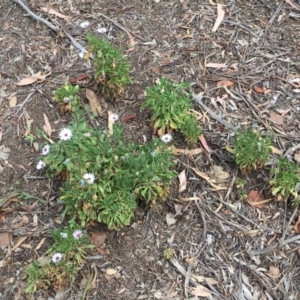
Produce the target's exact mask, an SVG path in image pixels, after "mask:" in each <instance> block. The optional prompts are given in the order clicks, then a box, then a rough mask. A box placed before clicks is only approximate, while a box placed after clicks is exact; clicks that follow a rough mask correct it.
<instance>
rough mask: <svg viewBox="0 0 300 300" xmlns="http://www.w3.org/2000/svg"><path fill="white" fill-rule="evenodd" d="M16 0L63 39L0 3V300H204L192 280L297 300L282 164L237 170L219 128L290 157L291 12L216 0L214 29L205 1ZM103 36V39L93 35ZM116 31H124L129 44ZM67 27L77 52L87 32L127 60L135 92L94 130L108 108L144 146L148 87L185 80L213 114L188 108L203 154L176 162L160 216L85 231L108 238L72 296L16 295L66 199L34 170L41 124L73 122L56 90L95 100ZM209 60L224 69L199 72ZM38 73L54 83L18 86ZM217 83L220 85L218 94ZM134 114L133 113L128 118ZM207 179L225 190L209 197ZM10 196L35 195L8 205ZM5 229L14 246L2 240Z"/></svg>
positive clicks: (298, 247) (298, 108)
mask: <svg viewBox="0 0 300 300" xmlns="http://www.w3.org/2000/svg"><path fill="white" fill-rule="evenodd" d="M24 3H25V4H26V5H27V6H28V8H30V9H31V10H32V11H33V12H34V13H35V14H37V15H39V16H40V17H42V18H44V19H46V20H48V21H49V22H52V23H53V24H55V26H59V28H60V29H61V30H60V32H59V33H57V32H54V31H52V30H51V29H49V28H48V27H47V26H46V25H44V24H42V23H41V22H38V21H36V20H34V19H33V18H32V17H30V16H29V15H28V14H26V12H25V10H24V9H22V8H21V7H20V6H19V5H17V4H15V3H14V1H12V0H0V23H1V31H0V46H1V47H0V76H1V78H0V82H1V84H0V145H1V147H2V149H3V147H4V146H5V147H6V148H9V149H10V152H9V156H8V158H7V159H4V160H3V159H0V199H2V200H1V201H0V234H1V236H0V245H1V249H2V250H1V252H0V278H1V282H0V298H1V299H5V300H12V299H18V300H20V299H52V298H54V299H83V298H84V299H120V300H121V299H124V300H125V299H126V300H127V299H128V300H129V299H139V300H142V299H205V297H201V296H193V295H192V287H193V282H194V283H195V281H196V279H195V277H193V278H192V279H193V280H194V281H193V280H190V279H191V277H190V276H191V274H194V275H196V276H198V277H197V278H198V281H201V280H200V276H202V277H203V278H204V279H203V281H202V282H198V283H197V284H201V285H203V286H205V287H206V288H207V289H208V290H209V292H210V294H211V299H236V300H243V299H245V300H246V299H247V300H250V299H261V300H264V299H277V300H279V299H288V300H297V299H300V265H299V255H300V226H299V225H298V229H297V226H294V225H295V224H296V221H297V220H298V217H300V214H299V211H298V207H293V206H292V205H291V203H290V202H287V203H283V202H276V201H275V199H274V197H273V196H272V195H271V192H270V188H269V185H268V181H269V178H270V173H269V170H270V168H271V167H272V165H275V163H276V161H277V160H278V157H279V156H278V155H277V154H276V153H274V154H273V155H272V159H271V161H270V162H269V163H268V165H267V166H266V167H265V168H264V169H262V170H259V171H256V172H252V173H250V174H247V175H242V174H240V171H239V170H238V168H237V167H236V165H235V163H234V159H233V155H232V154H231V153H230V152H228V151H227V150H228V146H229V147H232V138H233V135H234V134H233V131H232V130H230V129H228V128H226V126H225V125H224V122H227V123H230V124H232V125H233V126H234V127H235V128H237V127H241V128H247V127H253V128H255V129H256V130H258V131H262V132H264V133H266V132H273V133H274V135H275V137H274V147H276V148H277V149H278V150H280V151H281V152H282V153H289V154H290V155H291V156H292V157H294V155H296V154H297V155H298V151H299V150H298V149H297V146H298V145H299V142H300V132H299V131H300V130H299V127H300V123H299V121H300V119H299V114H300V92H299V91H300V83H299V82H300V63H299V62H300V47H299V41H300V23H299V22H300V21H299V18H300V5H299V3H298V2H297V1H288V0H286V1H284V0H282V1H277V0H276V1H275V0H229V1H221V4H222V5H223V9H224V11H225V17H224V19H223V21H222V23H221V25H220V26H219V28H218V29H217V30H216V31H215V32H214V31H212V28H213V26H214V23H215V20H216V19H217V6H216V5H215V3H214V2H213V1H205V0H202V1H201V0H198V1H197V0H180V1H179V0H173V1H166V0H160V1H152V0H147V1H142V0H125V1H100V0H69V1H60V0H53V1H43V0H40V1H29V0H28V1H26V2H24ZM48 5H51V7H52V8H53V9H54V10H55V11H57V12H60V13H61V14H63V15H65V16H68V17H70V21H71V23H70V24H68V23H67V22H66V21H65V20H64V19H63V18H60V17H58V16H56V15H53V14H50V13H48V12H47V11H46V12H45V11H43V10H42V7H48ZM83 21H89V22H90V25H89V26H88V27H87V28H85V29H82V28H81V27H80V26H79V25H80V24H81V22H83ZM117 25H119V26H117ZM99 28H106V29H107V31H106V32H104V33H100V32H98V31H97V29H99ZM124 29H126V30H128V31H130V33H131V35H132V37H133V39H134V41H135V42H136V44H135V45H134V47H133V46H132V45H130V42H129V38H128V35H127V33H126V32H125V30H124ZM64 30H66V31H67V32H68V33H69V34H70V35H71V36H72V37H73V38H74V39H75V40H76V41H78V42H79V43H80V44H81V45H82V46H83V47H86V33H87V32H90V33H93V34H95V35H96V36H98V37H99V38H103V39H108V40H110V41H111V42H112V43H114V45H115V46H116V47H118V48H121V49H122V50H123V52H124V53H125V54H126V56H127V57H128V60H129V62H130V64H131V65H132V72H131V77H132V79H133V81H134V83H133V84H132V85H130V86H128V88H127V89H126V91H125V93H124V95H122V97H120V98H119V99H118V101H116V102H113V103H111V102H107V103H105V105H104V106H103V108H104V109H103V113H102V115H100V116H99V118H98V119H97V122H98V123H99V124H100V126H101V127H103V128H104V127H105V126H106V124H107V110H108V109H111V110H113V112H115V113H118V114H119V115H120V123H121V124H122V125H123V126H124V127H125V132H126V137H127V138H128V139H134V140H136V141H140V142H143V141H144V136H145V137H147V138H149V137H151V136H152V128H151V126H150V118H151V114H150V112H149V111H147V110H141V109H140V106H141V104H142V102H143V100H144V91H145V87H146V86H150V85H154V84H155V81H156V80H157V79H158V78H159V77H161V76H165V77H167V78H168V79H170V80H175V81H186V82H190V83H192V84H193V89H194V91H195V93H202V94H203V98H202V102H203V103H204V104H205V105H206V108H208V109H205V108H204V107H203V106H201V105H199V104H197V103H196V102H195V103H194V108H195V111H196V112H197V113H198V116H199V122H200V125H201V127H202V129H203V133H204V137H205V139H206V141H207V143H208V146H209V147H210V149H211V152H210V153H207V152H206V151H205V150H203V151H202V153H201V154H199V155H195V156H190V155H181V156H178V157H176V159H177V161H178V163H177V171H178V172H181V171H182V170H184V169H185V170H186V174H187V179H188V184H187V189H186V190H185V191H184V192H182V193H178V187H179V183H178V180H174V182H173V184H172V195H171V196H170V197H169V199H168V201H167V202H166V203H164V205H162V206H160V207H158V208H157V209H156V210H148V209H145V208H144V207H139V208H138V210H137V212H136V216H135V218H134V219H133V220H132V225H131V226H129V227H126V228H123V229H122V230H120V231H118V232H117V231H109V230H107V229H106V228H103V227H100V226H99V227H97V228H91V229H89V233H91V232H105V234H106V236H107V239H106V241H105V245H104V246H103V247H102V248H101V250H100V252H97V251H96V250H94V251H91V252H90V253H89V254H90V255H89V257H88V258H87V260H86V261H85V263H84V265H83V266H82V269H81V270H80V272H79V273H78V278H76V281H75V283H74V284H73V285H72V286H71V287H69V288H68V289H67V290H65V291H61V292H59V293H56V292H54V291H53V290H49V291H42V290H40V291H38V292H37V293H36V294H25V293H24V290H25V288H26V278H25V276H24V273H23V270H24V268H25V267H26V266H27V265H28V264H30V263H31V262H32V260H34V259H37V258H38V257H40V256H42V255H43V254H44V252H45V250H47V248H48V247H49V245H51V243H52V239H51V237H50V232H51V230H53V229H54V228H60V227H62V226H64V225H65V224H66V222H67V220H62V219H61V212H62V210H63V204H61V203H58V202H57V201H56V200H57V197H58V195H59V189H58V187H59V186H60V185H61V182H60V181H59V180H58V179H53V178H51V179H49V178H47V177H45V174H44V173H43V172H41V171H37V170H36V163H37V159H38V156H39V155H40V153H39V151H38V150H37V147H38V146H39V145H40V144H41V143H42V141H41V140H39V138H38V137H37V132H38V130H42V129H43V126H44V124H45V116H46V117H47V118H48V120H49V122H50V124H51V127H52V129H53V139H55V137H57V134H58V131H59V130H60V129H61V128H62V127H63V126H64V125H65V124H67V122H68V120H69V119H70V116H66V115H62V114H61V113H60V112H59V111H58V109H57V107H56V106H55V104H54V103H53V101H52V97H53V95H54V91H55V90H56V89H57V88H58V87H60V86H62V85H63V84H64V83H66V82H70V81H71V82H73V83H76V84H79V85H80V86H81V88H82V95H81V98H82V101H83V103H86V104H87V103H88V101H87V100H86V99H85V96H84V89H85V87H89V88H91V89H94V90H95V92H97V87H96V86H95V82H94V81H93V79H88V80H85V81H80V80H79V79H80V78H81V76H82V75H85V74H88V75H90V77H91V78H92V76H93V74H94V69H93V63H92V61H91V60H84V59H82V58H80V56H79V50H78V49H76V48H75V47H74V45H73V44H72V43H71V42H70V40H69V39H68V37H67V36H66V34H65V31H64ZM209 63H215V64H226V65H227V67H222V66H220V65H215V67H208V66H207V64H209ZM37 72H41V73H42V74H45V73H48V72H50V73H51V74H50V75H49V76H47V78H46V80H45V81H43V82H41V83H33V84H31V85H26V86H18V85H16V83H17V82H18V81H19V80H20V79H22V78H24V77H27V76H29V75H32V74H35V73H37ZM86 78H88V77H87V76H86ZM222 82H223V83H224V82H225V83H226V85H228V87H227V88H226V89H225V88H223V87H220V85H222ZM13 97H16V104H15V105H14V103H13V102H14V100H12V98H13ZM13 99H14V98H13ZM211 112H214V113H215V115H217V117H218V118H217V119H216V118H214V117H213V116H212V114H211ZM129 115H135V116H137V117H138V118H134V119H131V120H130V121H128V122H124V119H125V118H126V117H127V116H129ZM125 120H126V119H125ZM220 120H221V122H220ZM222 121H224V122H222ZM29 123H30V124H31V126H30V133H31V134H32V135H33V137H34V143H36V144H32V145H31V142H30V141H29V140H28V139H26V135H27V136H28V134H29V132H28V130H29ZM174 143H175V146H176V147H178V148H200V147H202V145H201V143H200V142H199V143H198V144H197V145H193V146H190V145H186V144H185V143H184V140H183V138H182V136H181V135H180V134H179V133H176V134H175V140H174ZM34 146H35V147H36V148H35V147H34ZM226 146H227V148H226ZM293 147H294V148H293ZM226 149H227V150H226ZM0 151H1V149H0ZM295 157H296V156H295ZM298 157H299V156H298ZM212 166H222V168H223V170H224V171H225V172H227V173H229V174H230V176H229V178H227V179H226V180H220V179H218V178H216V176H215V175H214V174H213V173H212V172H211V167H212ZM197 170H198V171H197ZM200 172H202V173H201V174H202V176H201V175H199V174H200ZM203 174H204V175H205V176H206V177H205V176H204V175H203ZM237 178H244V179H245V180H246V181H247V184H246V187H245V190H246V193H248V192H249V191H251V190H258V191H260V192H261V193H262V194H263V195H264V197H265V199H271V201H269V202H268V203H266V204H264V205H263V206H262V207H260V208H258V207H256V206H251V205H250V204H249V203H248V201H246V200H242V199H241V196H240V193H239V192H238V191H237V190H236V187H235V184H234V183H235V180H236V179H237ZM212 182H213V183H215V184H216V185H217V186H218V187H222V188H220V189H219V190H218V189H216V188H215V187H214V186H213V185H212V184H211V183H212ZM15 191H23V192H24V193H26V194H28V195H30V196H31V197H28V198H27V199H26V198H25V197H19V196H16V194H15V193H14V192H15ZM23 195H24V194H23ZM178 211H179V212H178ZM176 212H177V216H176V223H175V224H174V225H170V226H169V225H168V224H167V222H166V214H167V213H172V214H176ZM7 233H9V234H11V235H10V236H11V242H10V244H9V246H7V245H6V246H5V241H4V236H5V235H3V234H7ZM5 237H7V235H6V236H5ZM3 245H4V246H3ZM169 247H171V248H173V250H174V253H175V256H174V258H173V259H172V260H168V259H165V258H164V256H163V251H164V250H165V249H167V248H169ZM191 258H192V259H193V260H194V263H192V261H191ZM180 266H181V267H182V269H183V273H184V274H182V273H180ZM108 268H111V269H115V270H117V273H116V275H115V276H107V274H106V270H107V269H108ZM93 274H96V275H95V280H94V282H93V285H92V286H91V287H90V288H89V289H88V291H87V293H86V294H84V288H85V286H84V281H83V280H82V279H83V278H90V276H91V275H93ZM194 285H195V284H194Z"/></svg>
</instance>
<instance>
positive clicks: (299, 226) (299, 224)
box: [294, 216, 300, 233]
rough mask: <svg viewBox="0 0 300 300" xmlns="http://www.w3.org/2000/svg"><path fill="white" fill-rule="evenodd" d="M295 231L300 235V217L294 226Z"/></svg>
mask: <svg viewBox="0 0 300 300" xmlns="http://www.w3.org/2000/svg"><path fill="white" fill-rule="evenodd" d="M294 229H295V231H296V232H297V233H300V216H299V217H298V221H297V222H296V224H295V225H294Z"/></svg>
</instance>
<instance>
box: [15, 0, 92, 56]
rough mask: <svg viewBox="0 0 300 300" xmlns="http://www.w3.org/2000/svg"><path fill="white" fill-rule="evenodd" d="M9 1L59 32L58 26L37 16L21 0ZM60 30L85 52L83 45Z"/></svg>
mask: <svg viewBox="0 0 300 300" xmlns="http://www.w3.org/2000/svg"><path fill="white" fill-rule="evenodd" d="M11 1H12V2H15V3H17V4H19V5H20V6H21V7H22V8H23V9H24V10H25V11H26V12H27V13H28V15H29V16H30V17H32V18H33V19H35V20H37V21H38V22H41V23H43V24H45V25H46V26H48V27H49V28H51V29H52V30H53V31H55V32H59V28H58V27H57V26H55V25H53V24H52V23H50V22H48V21H47V20H45V19H44V18H41V17H39V16H37V15H36V14H35V13H33V12H32V11H31V10H30V9H29V8H28V7H27V6H26V5H25V4H24V3H23V2H22V1H21V0H11ZM62 30H63V31H64V33H65V34H66V36H67V37H68V38H69V40H70V41H71V42H72V44H73V45H74V47H76V48H77V49H78V50H80V51H81V52H82V53H83V54H84V53H86V52H87V50H86V49H85V48H84V47H83V46H81V45H80V44H79V43H78V42H77V41H76V40H75V39H74V38H73V37H72V36H71V35H70V34H69V33H68V32H66V31H65V30H64V29H62Z"/></svg>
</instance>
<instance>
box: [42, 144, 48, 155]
mask: <svg viewBox="0 0 300 300" xmlns="http://www.w3.org/2000/svg"><path fill="white" fill-rule="evenodd" d="M49 151H50V146H49V145H45V146H44V147H43V149H42V155H47V154H48V153H49Z"/></svg>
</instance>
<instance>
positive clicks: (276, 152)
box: [270, 146, 283, 155]
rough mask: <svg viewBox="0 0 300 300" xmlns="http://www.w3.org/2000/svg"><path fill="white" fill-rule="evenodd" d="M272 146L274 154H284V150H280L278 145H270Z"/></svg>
mask: <svg viewBox="0 0 300 300" xmlns="http://www.w3.org/2000/svg"><path fill="white" fill-rule="evenodd" d="M270 148H271V150H272V153H273V154H278V155H282V154H283V153H282V151H280V150H279V149H278V148H276V147H273V146H270Z"/></svg>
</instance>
